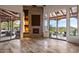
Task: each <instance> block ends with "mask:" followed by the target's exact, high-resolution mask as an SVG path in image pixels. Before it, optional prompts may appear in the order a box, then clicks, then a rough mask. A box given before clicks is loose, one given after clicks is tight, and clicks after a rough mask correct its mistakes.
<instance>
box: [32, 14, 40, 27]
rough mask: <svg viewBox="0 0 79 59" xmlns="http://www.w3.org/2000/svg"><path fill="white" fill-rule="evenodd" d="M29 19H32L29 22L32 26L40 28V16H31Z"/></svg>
mask: <svg viewBox="0 0 79 59" xmlns="http://www.w3.org/2000/svg"><path fill="white" fill-rule="evenodd" d="M31 19H32V22H31V25H32V26H40V15H32V16H31Z"/></svg>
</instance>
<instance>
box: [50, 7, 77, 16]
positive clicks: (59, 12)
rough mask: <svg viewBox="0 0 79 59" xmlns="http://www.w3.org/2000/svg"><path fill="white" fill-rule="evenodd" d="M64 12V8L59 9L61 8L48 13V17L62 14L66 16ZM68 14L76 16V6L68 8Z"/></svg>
mask: <svg viewBox="0 0 79 59" xmlns="http://www.w3.org/2000/svg"><path fill="white" fill-rule="evenodd" d="M66 14H67V13H66V9H61V10H58V11H55V12H52V13H50V18H51V17H53V18H57V17H63V16H65V17H66ZM70 14H71V16H77V7H72V8H70Z"/></svg>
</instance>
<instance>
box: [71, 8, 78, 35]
mask: <svg viewBox="0 0 79 59" xmlns="http://www.w3.org/2000/svg"><path fill="white" fill-rule="evenodd" d="M77 30H78V28H77V7H72V8H70V35H71V36H76V35H77V34H78V32H77Z"/></svg>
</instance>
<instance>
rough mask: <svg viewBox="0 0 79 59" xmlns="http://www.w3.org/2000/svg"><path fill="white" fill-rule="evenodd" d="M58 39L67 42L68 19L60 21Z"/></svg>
mask: <svg viewBox="0 0 79 59" xmlns="http://www.w3.org/2000/svg"><path fill="white" fill-rule="evenodd" d="M57 38H58V39H63V40H66V19H59V20H58V34H57Z"/></svg>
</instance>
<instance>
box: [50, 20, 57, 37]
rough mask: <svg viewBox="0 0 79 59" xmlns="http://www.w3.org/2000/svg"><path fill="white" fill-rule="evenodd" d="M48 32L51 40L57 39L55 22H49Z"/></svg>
mask: <svg viewBox="0 0 79 59" xmlns="http://www.w3.org/2000/svg"><path fill="white" fill-rule="evenodd" d="M49 32H50V37H51V38H56V37H57V20H50V22H49Z"/></svg>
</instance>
